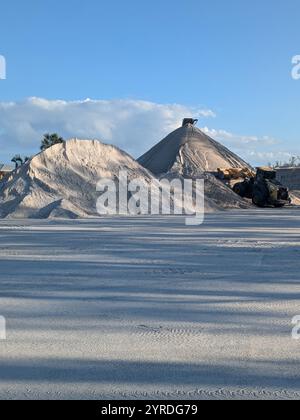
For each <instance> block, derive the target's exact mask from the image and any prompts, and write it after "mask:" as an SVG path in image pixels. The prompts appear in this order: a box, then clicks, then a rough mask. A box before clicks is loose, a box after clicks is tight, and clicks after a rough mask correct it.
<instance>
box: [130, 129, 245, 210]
mask: <svg viewBox="0 0 300 420" xmlns="http://www.w3.org/2000/svg"><path fill="white" fill-rule="evenodd" d="M138 162H139V163H140V164H141V165H143V166H144V167H145V168H147V169H148V170H149V171H151V172H152V173H153V174H154V175H156V176H159V177H165V176H166V175H167V176H168V177H169V178H171V177H177V176H182V177H184V178H204V179H205V199H206V204H209V203H214V205H215V206H216V207H217V208H222V209H230V208H249V207H251V204H250V203H249V202H248V201H247V200H244V199H242V198H241V197H239V196H238V195H237V194H235V193H234V192H233V191H232V190H231V188H229V187H228V186H226V185H225V184H224V183H223V182H221V181H220V180H218V179H217V178H216V177H215V176H214V175H213V173H214V172H216V171H217V169H218V168H230V167H234V168H244V167H248V168H251V166H250V165H249V164H248V163H246V162H245V161H244V160H243V159H241V158H239V157H238V156H237V155H235V154H234V153H232V152H231V151H230V150H229V149H227V148H226V147H224V146H223V145H222V144H220V143H218V142H217V141H215V140H213V139H211V138H210V137H208V136H207V135H206V134H204V133H203V132H202V131H201V130H199V129H198V128H197V127H195V126H194V125H192V124H187V125H185V126H183V127H180V128H178V129H177V130H175V131H174V132H173V133H171V134H169V135H168V136H167V137H166V138H165V139H164V140H162V141H161V142H160V143H158V144H157V145H156V146H154V147H153V148H152V149H151V150H149V151H148V152H147V153H146V154H144V155H143V156H141V157H140V158H139V159H138Z"/></svg>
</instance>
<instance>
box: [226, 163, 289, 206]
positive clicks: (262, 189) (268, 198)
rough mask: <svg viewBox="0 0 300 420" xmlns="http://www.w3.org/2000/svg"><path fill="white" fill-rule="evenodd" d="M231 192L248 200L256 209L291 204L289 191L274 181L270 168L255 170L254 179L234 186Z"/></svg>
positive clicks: (273, 173) (274, 174)
mask: <svg viewBox="0 0 300 420" xmlns="http://www.w3.org/2000/svg"><path fill="white" fill-rule="evenodd" d="M233 191H234V192H235V193H236V194H238V195H240V196H241V197H243V198H250V199H252V201H253V204H255V205H256V206H258V207H267V206H274V207H284V206H285V205H288V204H291V198H290V194H289V189H288V188H287V187H284V186H283V185H282V184H281V183H280V182H279V181H278V180H277V179H276V171H275V170H273V169H272V168H265V167H263V168H257V172H256V175H255V177H251V178H247V179H245V180H244V181H243V182H238V183H237V184H235V185H234V187H233Z"/></svg>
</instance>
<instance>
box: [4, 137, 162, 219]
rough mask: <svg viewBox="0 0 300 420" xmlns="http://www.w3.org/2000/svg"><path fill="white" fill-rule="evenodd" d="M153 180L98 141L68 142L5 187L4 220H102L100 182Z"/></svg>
mask: <svg viewBox="0 0 300 420" xmlns="http://www.w3.org/2000/svg"><path fill="white" fill-rule="evenodd" d="M120 170H122V171H126V172H127V174H128V179H129V180H132V179H135V178H143V179H144V180H145V183H149V182H151V181H152V180H154V178H153V176H152V175H151V174H150V173H149V172H148V171H147V170H146V169H144V168H143V167H142V166H140V165H139V164H138V163H137V162H136V161H135V160H134V159H133V158H132V157H131V156H129V155H128V154H127V153H125V152H123V151H121V150H120V149H118V148H117V147H114V146H110V145H106V144H103V143H101V142H99V141H97V140H95V141H88V140H69V141H68V142H66V144H58V145H56V146H53V147H51V148H49V149H48V150H46V151H45V152H43V153H40V154H38V155H37V156H35V157H34V158H33V159H32V160H31V161H29V162H28V163H27V164H25V165H24V166H22V167H21V168H20V169H19V170H18V172H17V173H16V174H13V175H12V176H11V177H10V178H9V180H8V181H7V182H6V183H5V184H4V183H2V184H0V218H4V217H10V218H27V217H28V218H51V217H64V218H77V217H82V218H84V217H89V216H94V217H95V216H97V215H98V214H97V210H96V202H97V198H98V197H99V195H100V194H99V193H98V192H97V191H96V186H97V182H98V181H100V180H101V179H104V178H109V179H113V180H114V179H116V177H118V176H119V172H120Z"/></svg>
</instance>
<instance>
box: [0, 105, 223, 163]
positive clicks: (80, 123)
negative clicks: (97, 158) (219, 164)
mask: <svg viewBox="0 0 300 420" xmlns="http://www.w3.org/2000/svg"><path fill="white" fill-rule="evenodd" d="M190 116H191V117H194V116H195V117H203V118H207V117H214V116H215V114H214V113H213V111H211V110H208V109H198V108H193V107H187V106H183V105H178V104H169V105H162V104H156V103H152V102H147V101H139V100H90V99H87V100H84V101H72V102H67V101H62V100H52V101H51V100H47V99H42V98H29V99H26V100H25V101H21V102H0V143H1V145H3V146H5V154H4V156H5V158H6V159H8V158H9V157H11V155H12V154H15V153H20V154H23V155H25V154H33V153H35V152H37V151H38V149H39V145H40V141H41V138H42V136H43V134H44V133H46V132H57V133H59V134H60V135H62V136H63V137H65V138H66V139H68V138H71V137H78V138H83V139H99V140H102V141H104V142H108V143H114V144H115V145H117V146H119V147H120V148H122V149H125V150H126V151H128V152H129V153H131V154H132V155H134V156H135V157H138V156H139V155H140V154H142V153H144V152H145V151H146V150H147V149H148V148H149V147H150V146H152V145H153V144H154V143H155V142H157V141H158V140H160V139H161V138H163V137H164V136H165V135H166V134H168V133H169V132H170V131H172V130H174V129H175V128H177V127H178V126H179V125H180V123H181V120H182V118H184V117H190ZM0 160H3V151H2V153H1V155H0Z"/></svg>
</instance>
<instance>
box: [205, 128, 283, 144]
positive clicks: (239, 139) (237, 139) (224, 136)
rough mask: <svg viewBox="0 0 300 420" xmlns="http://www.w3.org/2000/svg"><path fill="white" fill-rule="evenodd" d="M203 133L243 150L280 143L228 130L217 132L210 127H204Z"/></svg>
mask: <svg viewBox="0 0 300 420" xmlns="http://www.w3.org/2000/svg"><path fill="white" fill-rule="evenodd" d="M202 131H204V133H206V134H207V135H209V136H210V137H213V138H214V139H216V140H219V141H222V142H223V143H228V145H230V146H240V147H241V148H242V147H243V148H244V146H245V145H252V146H273V145H275V144H279V143H280V142H279V141H278V140H276V139H274V138H272V137H269V136H262V137H258V136H245V135H239V134H233V133H230V132H228V131H226V130H215V129H214V128H212V129H210V128H208V127H203V128H202Z"/></svg>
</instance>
